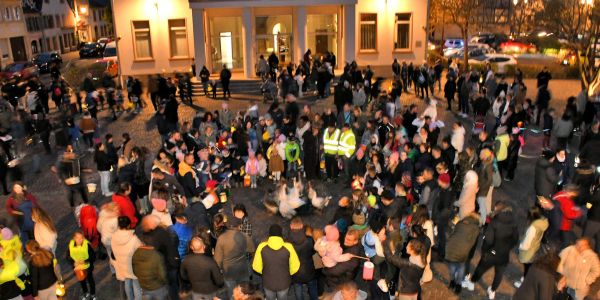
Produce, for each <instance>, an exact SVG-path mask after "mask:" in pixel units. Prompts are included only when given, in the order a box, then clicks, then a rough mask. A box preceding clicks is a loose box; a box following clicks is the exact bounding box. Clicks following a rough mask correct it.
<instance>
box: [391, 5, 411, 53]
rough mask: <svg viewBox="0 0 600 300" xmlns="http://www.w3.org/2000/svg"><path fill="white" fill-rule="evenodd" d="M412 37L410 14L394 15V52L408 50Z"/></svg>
mask: <svg viewBox="0 0 600 300" xmlns="http://www.w3.org/2000/svg"><path fill="white" fill-rule="evenodd" d="M411 37H412V14H411V13H398V14H396V25H395V34H394V49H395V50H410V48H411V47H410V45H411Z"/></svg>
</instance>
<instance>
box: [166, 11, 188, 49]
mask: <svg viewBox="0 0 600 300" xmlns="http://www.w3.org/2000/svg"><path fill="white" fill-rule="evenodd" d="M169 44H170V47H171V57H188V56H189V50H188V41H187V29H186V24H185V19H176V20H169Z"/></svg>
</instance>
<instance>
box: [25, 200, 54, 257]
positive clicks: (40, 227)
mask: <svg viewBox="0 0 600 300" xmlns="http://www.w3.org/2000/svg"><path fill="white" fill-rule="evenodd" d="M31 219H32V220H33V222H34V223H35V224H34V226H33V235H34V237H35V240H36V241H37V242H38V243H39V245H40V247H41V248H44V249H46V250H48V251H50V252H52V254H54V253H56V238H57V237H58V234H57V231H56V227H54V222H52V219H51V218H50V216H48V214H47V213H46V211H44V210H43V209H42V208H41V207H39V206H34V207H33V209H32V210H31Z"/></svg>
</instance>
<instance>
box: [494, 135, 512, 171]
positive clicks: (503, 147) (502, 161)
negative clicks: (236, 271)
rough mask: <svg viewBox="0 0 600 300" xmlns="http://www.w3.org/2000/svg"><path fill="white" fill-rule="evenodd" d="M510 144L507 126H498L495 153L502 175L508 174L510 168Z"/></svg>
mask: <svg viewBox="0 0 600 300" xmlns="http://www.w3.org/2000/svg"><path fill="white" fill-rule="evenodd" d="M509 144H510V136H509V135H508V133H507V132H506V127H500V128H498V135H497V136H496V139H495V140H494V155H495V157H496V162H497V163H498V170H499V171H500V175H506V174H505V172H506V171H507V169H508V165H507V163H508V159H507V158H508V145H509Z"/></svg>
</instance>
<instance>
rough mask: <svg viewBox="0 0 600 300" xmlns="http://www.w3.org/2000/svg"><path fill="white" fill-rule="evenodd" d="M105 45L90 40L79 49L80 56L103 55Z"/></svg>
mask: <svg viewBox="0 0 600 300" xmlns="http://www.w3.org/2000/svg"><path fill="white" fill-rule="evenodd" d="M103 51H104V47H103V46H102V45H100V43H96V42H89V43H85V44H83V46H81V49H80V50H79V58H85V57H102V53H103Z"/></svg>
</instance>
